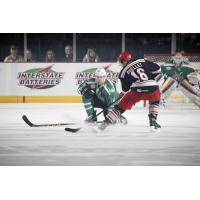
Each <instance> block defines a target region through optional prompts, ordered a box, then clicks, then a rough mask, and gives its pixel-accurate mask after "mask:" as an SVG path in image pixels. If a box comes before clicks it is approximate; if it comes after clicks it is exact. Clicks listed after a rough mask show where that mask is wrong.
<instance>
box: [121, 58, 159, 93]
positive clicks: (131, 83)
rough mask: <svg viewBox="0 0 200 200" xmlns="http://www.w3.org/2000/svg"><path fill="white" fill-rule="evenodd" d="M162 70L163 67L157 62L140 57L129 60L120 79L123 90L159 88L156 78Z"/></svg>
mask: <svg viewBox="0 0 200 200" xmlns="http://www.w3.org/2000/svg"><path fill="white" fill-rule="evenodd" d="M160 72H161V68H160V66H159V65H157V64H156V63H153V62H150V61H147V60H144V59H138V60H134V61H133V60H132V61H130V62H128V64H127V65H126V66H125V67H123V69H122V70H121V71H120V74H119V79H120V81H121V85H122V90H123V91H125V92H126V91H128V90H129V89H131V90H133V91H136V92H153V91H154V90H156V89H158V88H159V86H158V83H157V81H156V80H154V78H155V77H156V76H157V75H158V74H159V73H160Z"/></svg>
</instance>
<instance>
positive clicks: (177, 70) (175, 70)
mask: <svg viewBox="0 0 200 200" xmlns="http://www.w3.org/2000/svg"><path fill="white" fill-rule="evenodd" d="M161 72H162V74H164V75H166V76H167V77H172V78H173V77H174V76H176V75H180V76H182V79H187V75H188V74H190V73H192V72H194V69H193V68H191V67H185V66H182V67H175V66H164V65H163V66H161Z"/></svg>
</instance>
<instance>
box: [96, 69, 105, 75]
mask: <svg viewBox="0 0 200 200" xmlns="http://www.w3.org/2000/svg"><path fill="white" fill-rule="evenodd" d="M95 76H106V71H105V69H103V68H99V69H97V70H96V72H95Z"/></svg>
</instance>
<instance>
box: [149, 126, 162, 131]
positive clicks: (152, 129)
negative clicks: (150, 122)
mask: <svg viewBox="0 0 200 200" xmlns="http://www.w3.org/2000/svg"><path fill="white" fill-rule="evenodd" d="M150 131H151V132H160V131H161V128H154V126H150Z"/></svg>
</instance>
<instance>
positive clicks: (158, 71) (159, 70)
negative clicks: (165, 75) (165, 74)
mask: <svg viewBox="0 0 200 200" xmlns="http://www.w3.org/2000/svg"><path fill="white" fill-rule="evenodd" d="M160 72H161V68H160V69H158V70H156V71H154V72H151V73H152V74H158V73H160Z"/></svg>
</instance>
